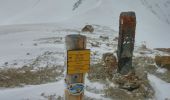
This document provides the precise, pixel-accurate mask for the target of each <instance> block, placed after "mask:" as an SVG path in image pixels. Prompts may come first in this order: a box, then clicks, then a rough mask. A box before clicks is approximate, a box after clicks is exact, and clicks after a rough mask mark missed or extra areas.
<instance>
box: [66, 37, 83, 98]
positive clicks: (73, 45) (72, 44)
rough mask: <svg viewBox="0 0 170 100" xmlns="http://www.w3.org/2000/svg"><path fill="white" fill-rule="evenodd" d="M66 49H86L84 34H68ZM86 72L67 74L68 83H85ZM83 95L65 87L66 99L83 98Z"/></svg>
mask: <svg viewBox="0 0 170 100" xmlns="http://www.w3.org/2000/svg"><path fill="white" fill-rule="evenodd" d="M65 42H66V49H67V50H83V49H86V37H85V36H82V35H77V34H76V35H67V36H66V41H65ZM84 76H85V75H84V74H83V73H78V74H67V75H66V79H65V80H66V84H67V85H69V84H73V83H84ZM83 95H84V93H82V94H81V95H76V96H75V95H71V94H69V92H68V90H67V89H65V100H83Z"/></svg>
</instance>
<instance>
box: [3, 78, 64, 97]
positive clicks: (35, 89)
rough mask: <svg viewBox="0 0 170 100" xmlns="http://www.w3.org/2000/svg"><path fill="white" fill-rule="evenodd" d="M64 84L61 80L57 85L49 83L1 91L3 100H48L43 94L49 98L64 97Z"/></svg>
mask: <svg viewBox="0 0 170 100" xmlns="http://www.w3.org/2000/svg"><path fill="white" fill-rule="evenodd" d="M64 89H65V87H64V82H63V80H60V81H58V82H55V83H48V84H42V85H33V86H26V87H23V88H13V89H4V90H1V91H0V99H1V100H11V98H12V99H13V100H46V99H45V98H43V97H42V96H41V94H42V93H44V94H45V95H47V96H49V95H52V94H56V96H63V94H64Z"/></svg>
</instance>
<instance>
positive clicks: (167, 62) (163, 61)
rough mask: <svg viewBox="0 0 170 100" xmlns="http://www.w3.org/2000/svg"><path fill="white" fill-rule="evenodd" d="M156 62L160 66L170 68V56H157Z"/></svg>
mask: <svg viewBox="0 0 170 100" xmlns="http://www.w3.org/2000/svg"><path fill="white" fill-rule="evenodd" d="M155 62H156V64H157V65H158V66H160V67H163V68H166V69H168V70H170V56H155Z"/></svg>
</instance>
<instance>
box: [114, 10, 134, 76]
mask: <svg viewBox="0 0 170 100" xmlns="http://www.w3.org/2000/svg"><path fill="white" fill-rule="evenodd" d="M135 28H136V15H135V13H134V12H122V13H121V14H120V20H119V39H118V52H117V56H118V72H119V73H121V74H128V73H129V72H130V71H131V70H132V69H133V68H132V57H133V50H134V42H135Z"/></svg>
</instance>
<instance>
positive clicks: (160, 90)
mask: <svg viewBox="0 0 170 100" xmlns="http://www.w3.org/2000/svg"><path fill="white" fill-rule="evenodd" d="M148 79H149V81H150V84H151V86H152V87H153V88H154V90H155V91H156V94H155V98H156V100H169V99H170V95H169V93H170V90H169V89H170V83H167V82H165V81H163V80H161V79H159V78H158V77H156V76H154V75H152V74H148Z"/></svg>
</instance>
